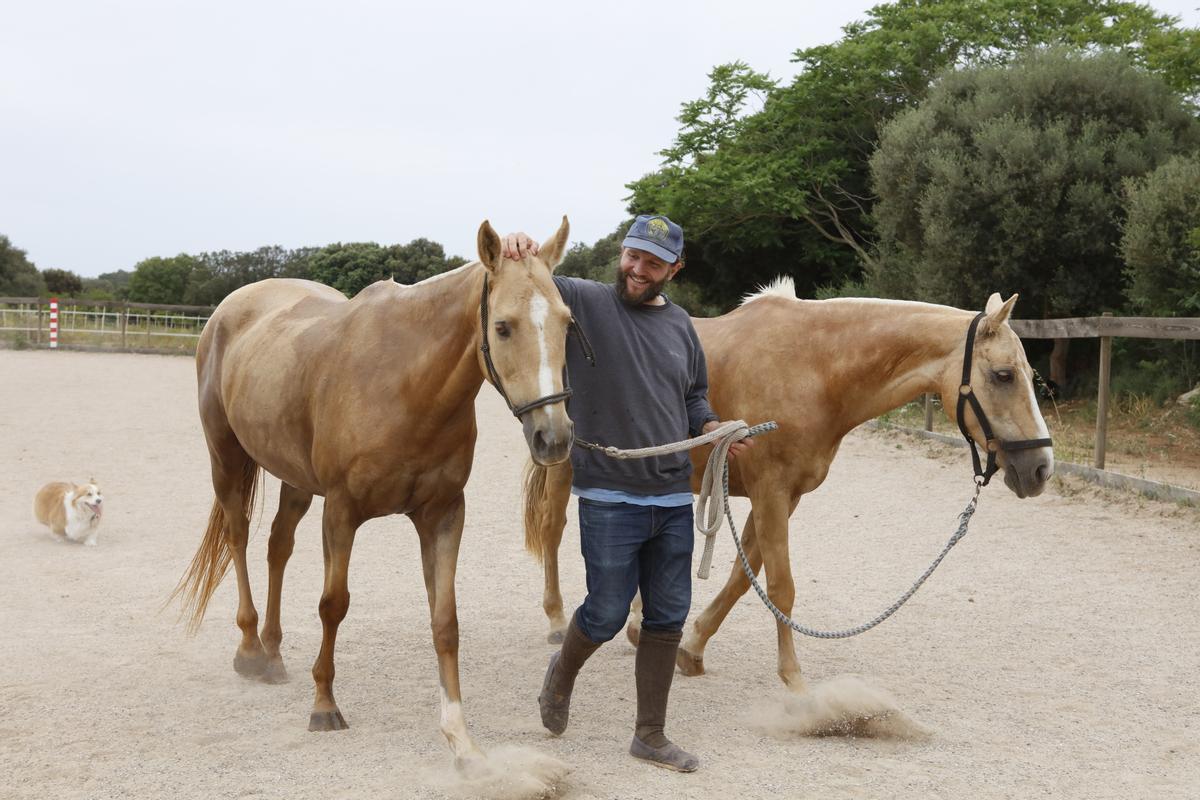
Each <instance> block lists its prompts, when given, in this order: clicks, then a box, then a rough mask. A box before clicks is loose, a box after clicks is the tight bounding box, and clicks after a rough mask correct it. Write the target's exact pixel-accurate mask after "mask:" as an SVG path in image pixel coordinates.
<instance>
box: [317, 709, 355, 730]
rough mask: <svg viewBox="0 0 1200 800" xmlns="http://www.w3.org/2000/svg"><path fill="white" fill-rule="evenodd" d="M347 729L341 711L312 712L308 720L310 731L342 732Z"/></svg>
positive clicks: (347, 726)
mask: <svg viewBox="0 0 1200 800" xmlns="http://www.w3.org/2000/svg"><path fill="white" fill-rule="evenodd" d="M349 727H350V726H349V725H347V724H346V718H345V717H343V716H342V712H341V711H314V712H312V715H311V716H309V718H308V729H309V730H310V731H344V730H346V729H347V728H349Z"/></svg>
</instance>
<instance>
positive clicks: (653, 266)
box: [617, 247, 680, 306]
mask: <svg viewBox="0 0 1200 800" xmlns="http://www.w3.org/2000/svg"><path fill="white" fill-rule="evenodd" d="M679 267H680V264H679V262H675V263H674V264H668V263H666V262H665V261H663V260H662V259H661V258H659V257H657V256H655V255H653V254H651V253H647V252H646V251H645V250H637V249H635V248H633V247H626V248H625V249H624V250H623V251H622V252H621V265H620V267H619V268H618V269H617V296H618V297H620V298H621V302H623V303H625V305H628V306H640V305H642V304H643V303H648V302H650V301H652V300H653V299H654V298H656V297H658V295H659V294H660V293H661V292H662V290H663V287H664V286H666V285H667V281H669V280H670V279H671V278H672V277H673V276H674V275H675V273H676V272H678V271H679Z"/></svg>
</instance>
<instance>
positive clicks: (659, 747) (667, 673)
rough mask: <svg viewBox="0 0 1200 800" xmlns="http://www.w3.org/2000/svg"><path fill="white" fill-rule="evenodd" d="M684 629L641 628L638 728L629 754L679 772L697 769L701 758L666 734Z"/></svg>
mask: <svg viewBox="0 0 1200 800" xmlns="http://www.w3.org/2000/svg"><path fill="white" fill-rule="evenodd" d="M682 637H683V633H682V632H681V631H673V632H670V633H668V632H664V631H649V630H646V629H645V628H642V635H641V641H640V643H639V644H638V649H637V662H636V666H635V675H636V679H637V706H638V707H637V728H636V729H635V731H634V734H633V743H632V744H630V745H629V754H630V755H631V756H633V757H634V758H639V759H641V760H642V761H646V762H649V763H651V764H653V765H654V766H656V767H663V768H665V769H673V770H675V771H676V772H695V771H696V769H697V768H698V767H699V766H700V759H698V758H696V757H695V756H694V755H692V754H691V753H689V752H687V751H686V750H684V749H683V748H681V747H679V746H678V745H676V744H674V743H672V742H671V740H670V739H668V738H667V737H666V736H665V735H664V734H663V726H664V725H665V724H666V721H667V698H668V697H669V696H670V694H671V681H672V680H674V678H675V652H676V650H678V649H679V640H680V639H681V638H682Z"/></svg>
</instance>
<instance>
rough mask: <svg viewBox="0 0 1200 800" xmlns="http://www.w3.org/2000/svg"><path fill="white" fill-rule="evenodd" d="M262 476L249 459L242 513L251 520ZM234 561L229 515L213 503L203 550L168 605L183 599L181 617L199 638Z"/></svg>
mask: <svg viewBox="0 0 1200 800" xmlns="http://www.w3.org/2000/svg"><path fill="white" fill-rule="evenodd" d="M259 475H260V469H259V466H258V464H256V463H254V462H253V461H251V460H250V459H246V466H245V467H244V468H243V471H242V476H241V488H242V513H243V514H245V515H246V517H247V518H249V516H250V513H251V512H252V510H253V508H254V498H255V496H256V495H257V494H258V486H259V480H258V478H259ZM232 560H233V553H232V552H231V551H230V549H229V540H228V538H227V537H226V536H225V511H224V510H223V509H222V508H221V504H220V503H219V502H218V501H217V500H213V504H212V510H211V511H210V512H209V514H208V527H207V528H205V530H204V538H203V539H201V540H200V548H199V549H198V550H197V551H196V555H194V556H192V563H191V564H190V565H189V566H188V568H187V571H186V572H184V573H183V577H181V578H180V579H179V584H178V585H177V586H176V587H175V591H173V592H171V596H170V597H169V598H167V603H170V602H171V601H172V600H174V599H175V598H176V597H179V596H182V597H183V608H182V609H181V610H180V617H188V623H187V632H188V634H195V633H196V631H197V630H199V629H200V623H201V622H202V621H203V620H204V612H205V610H206V609H207V608H208V601H209V599H210V598H211V597H212V596H213V592H215V591H216V590H217V587H218V586H220V585H221V579H222V578H224V577H225V572H226V571H227V570H228V569H229V562H230V561H232Z"/></svg>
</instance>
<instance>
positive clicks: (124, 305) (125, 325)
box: [121, 300, 129, 350]
mask: <svg viewBox="0 0 1200 800" xmlns="http://www.w3.org/2000/svg"><path fill="white" fill-rule="evenodd" d="M128 330H129V301H128V300H122V301H121V349H122V350H128V349H129V340H128V339H127V338H126V332H127V331H128Z"/></svg>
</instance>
